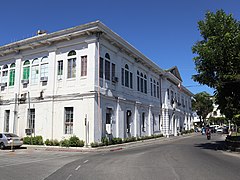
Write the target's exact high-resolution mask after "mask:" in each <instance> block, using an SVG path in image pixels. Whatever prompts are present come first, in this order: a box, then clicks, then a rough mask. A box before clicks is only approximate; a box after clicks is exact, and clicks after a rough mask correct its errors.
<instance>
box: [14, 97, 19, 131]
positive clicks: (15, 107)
mask: <svg viewBox="0 0 240 180" xmlns="http://www.w3.org/2000/svg"><path fill="white" fill-rule="evenodd" d="M13 112H14V118H13V133H14V134H16V133H17V131H16V125H17V118H18V117H17V116H18V114H17V93H15V104H14V111H13Z"/></svg>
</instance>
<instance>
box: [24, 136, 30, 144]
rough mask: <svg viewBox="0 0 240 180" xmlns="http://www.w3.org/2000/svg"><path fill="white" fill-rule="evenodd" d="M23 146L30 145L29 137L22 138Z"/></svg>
mask: <svg viewBox="0 0 240 180" xmlns="http://www.w3.org/2000/svg"><path fill="white" fill-rule="evenodd" d="M23 144H31V137H29V136H27V137H24V138H23Z"/></svg>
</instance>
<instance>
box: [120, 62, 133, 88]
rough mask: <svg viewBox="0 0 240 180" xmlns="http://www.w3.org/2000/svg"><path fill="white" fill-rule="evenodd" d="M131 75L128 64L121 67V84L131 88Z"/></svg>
mask: <svg viewBox="0 0 240 180" xmlns="http://www.w3.org/2000/svg"><path fill="white" fill-rule="evenodd" d="M132 81H133V75H132V72H130V70H129V66H128V65H127V64H125V66H124V68H122V85H123V86H125V87H130V88H131V89H132V88H133V82H132Z"/></svg>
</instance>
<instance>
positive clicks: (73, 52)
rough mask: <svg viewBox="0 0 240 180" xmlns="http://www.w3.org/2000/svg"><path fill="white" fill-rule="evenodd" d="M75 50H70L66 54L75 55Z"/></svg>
mask: <svg viewBox="0 0 240 180" xmlns="http://www.w3.org/2000/svg"><path fill="white" fill-rule="evenodd" d="M76 54H77V53H76V51H74V50H72V51H70V52H69V53H68V56H76Z"/></svg>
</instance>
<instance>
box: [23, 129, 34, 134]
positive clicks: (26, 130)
mask: <svg viewBox="0 0 240 180" xmlns="http://www.w3.org/2000/svg"><path fill="white" fill-rule="evenodd" d="M25 133H26V135H31V134H32V133H33V129H32V128H27V129H25Z"/></svg>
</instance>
